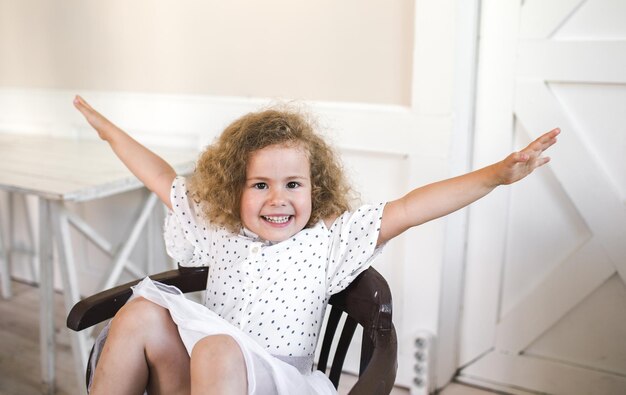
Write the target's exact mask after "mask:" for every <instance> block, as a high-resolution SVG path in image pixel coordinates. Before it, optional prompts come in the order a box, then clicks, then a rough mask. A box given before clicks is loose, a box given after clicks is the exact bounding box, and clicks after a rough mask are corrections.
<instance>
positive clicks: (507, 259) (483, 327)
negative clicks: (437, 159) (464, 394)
mask: <svg viewBox="0 0 626 395" xmlns="http://www.w3.org/2000/svg"><path fill="white" fill-rule="evenodd" d="M482 12H483V19H482V21H483V22H482V23H484V24H485V25H486V26H485V27H484V28H483V29H482V31H483V32H484V34H485V36H484V37H481V46H482V48H481V55H484V56H482V59H483V64H482V65H481V66H480V67H479V79H480V78H482V82H480V81H479V84H478V86H479V90H478V101H477V103H478V107H477V136H476V141H475V160H476V163H478V164H480V163H481V162H483V161H487V159H488V158H490V157H491V156H492V155H494V152H495V151H496V150H502V149H504V148H506V143H504V142H501V141H502V139H503V136H508V138H509V142H510V143H509V144H510V146H509V148H510V147H512V148H513V149H519V148H521V147H523V146H525V145H526V144H528V142H529V141H532V140H533V139H535V138H536V137H538V136H539V135H540V134H541V133H543V132H544V131H547V130H549V129H551V128H553V127H555V126H559V127H561V129H562V130H563V133H562V135H561V136H560V138H559V143H558V145H557V146H555V147H554V148H553V149H552V150H551V152H550V156H551V157H552V158H553V161H552V162H551V163H550V164H549V165H548V166H547V167H545V168H542V169H540V170H538V171H537V172H536V173H535V174H534V175H533V176H532V177H530V178H529V179H526V180H524V181H522V182H520V183H519V184H516V185H514V186H512V187H510V188H507V189H506V191H503V192H500V195H496V196H495V197H490V200H488V201H487V202H485V203H484V204H482V205H477V206H475V207H474V208H472V209H471V211H470V222H469V236H468V237H469V240H468V262H467V268H468V271H467V280H466V291H465V295H466V299H465V305H466V309H465V311H466V314H465V316H464V317H463V324H462V325H463V326H462V330H461V365H462V366H461V368H462V369H461V372H460V379H461V380H464V381H468V382H473V383H479V384H481V385H487V386H490V385H491V386H494V388H495V387H497V388H499V389H502V388H503V387H504V388H523V389H527V390H532V391H539V392H544V393H551V394H552V393H553V394H586V393H598V394H613V393H615V394H618V393H619V394H621V393H626V314H625V312H626V308H625V306H626V285H625V284H626V242H625V241H626V204H625V203H626V192H625V191H626V133H625V132H624V126H623V125H624V124H626V123H625V122H626V111H624V103H625V102H626V86H625V85H624V84H626V26H624V24H623V15H626V3H625V2H623V1H619V0H588V1H580V0H558V1H556V0H554V1H550V2H543V1H539V0H526V1H524V2H520V1H508V2H506V4H503V3H502V2H500V3H498V2H494V1H486V2H484V3H483V11H482ZM614 15H622V23H621V24H620V23H618V22H617V19H616V17H615V16H614ZM498 17H500V18H502V19H504V20H509V21H515V20H517V21H519V26H509V27H508V28H506V29H500V30H497V29H493V28H489V26H494V25H496V24H498V23H500V24H501V23H502V22H494V21H492V19H493V18H498ZM494 34H500V36H499V37H494ZM506 45H508V46H513V48H514V49H510V47H509V48H508V51H509V52H506V51H505V50H503V48H505V46H506ZM497 54H501V55H504V56H506V55H511V54H512V57H513V60H509V63H506V61H500V60H496V59H497ZM496 64H497V65H499V66H500V67H511V70H501V71H499V72H498V73H495V74H494V73H488V72H486V71H485V70H490V69H492V68H493V67H495V66H494V65H496ZM480 69H483V72H482V73H481V70H480ZM481 87H482V90H481ZM498 96H500V97H501V98H502V97H504V98H507V97H508V98H510V100H502V99H501V100H500V102H499V103H498V106H500V108H501V107H502V106H503V103H504V105H508V106H509V108H508V109H505V111H506V112H507V114H508V115H509V119H510V121H509V122H508V124H507V122H506V121H505V120H503V119H502V118H501V117H502V115H501V114H492V113H493V112H494V111H493V110H494V107H493V105H492V104H493V103H495V101H496V100H497V99H496V98H497V97H498ZM485 126H487V127H488V128H487V131H484V132H480V128H481V127H485ZM498 127H499V128H500V129H499V130H498ZM494 140H495V141H500V142H501V143H499V144H494V143H493V141H494ZM505 152H506V151H505ZM487 204H493V205H494V206H493V207H492V210H496V209H500V208H503V213H500V214H497V213H495V214H494V213H489V212H488V209H487ZM484 234H487V235H497V237H488V236H485V235H484ZM501 235H504V236H501ZM490 250H491V252H486V251H490ZM494 251H495V253H494ZM485 280H487V281H489V283H488V285H486V284H485V283H486V281H485ZM485 289H487V290H489V292H485ZM494 300H495V301H494ZM494 306H495V307H494ZM481 307H482V308H483V311H481Z"/></svg>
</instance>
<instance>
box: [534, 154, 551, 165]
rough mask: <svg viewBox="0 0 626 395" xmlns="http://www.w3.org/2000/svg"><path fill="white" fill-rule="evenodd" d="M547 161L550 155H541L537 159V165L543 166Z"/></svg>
mask: <svg viewBox="0 0 626 395" xmlns="http://www.w3.org/2000/svg"><path fill="white" fill-rule="evenodd" d="M548 162H550V157H549V156H542V157H541V158H539V159H537V167H540V166H543V165H545V164H546V163H548Z"/></svg>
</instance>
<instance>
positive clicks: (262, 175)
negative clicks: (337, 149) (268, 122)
mask: <svg viewBox="0 0 626 395" xmlns="http://www.w3.org/2000/svg"><path fill="white" fill-rule="evenodd" d="M310 173H311V166H310V163H309V158H308V155H307V154H306V152H305V151H304V150H303V149H302V148H300V147H297V146H296V147H293V146H286V145H270V146H268V147H265V148H263V149H260V150H257V151H254V152H252V153H251V154H250V158H248V163H247V167H246V184H245V185H244V188H243V193H242V195H241V213H240V214H241V222H242V223H243V225H244V226H245V227H246V228H248V229H249V230H251V231H252V232H254V233H255V234H256V235H258V236H259V237H261V238H262V239H264V240H267V241H275V242H276V241H283V240H286V239H288V238H290V237H291V236H293V235H295V234H296V233H298V232H299V231H301V230H302V229H304V227H305V226H306V224H307V223H308V222H309V218H310V217H311V175H310Z"/></svg>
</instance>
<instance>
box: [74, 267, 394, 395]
mask: <svg viewBox="0 0 626 395" xmlns="http://www.w3.org/2000/svg"><path fill="white" fill-rule="evenodd" d="M207 274H208V269H207V268H206V267H199V268H185V267H179V269H177V270H170V271H167V272H163V273H159V274H156V275H154V276H150V278H152V279H153V280H156V281H160V282H162V283H165V284H170V285H174V286H176V287H178V288H179V289H180V290H181V291H182V292H184V293H187V292H194V291H202V290H204V289H205V288H206V282H207ZM137 283H138V281H133V282H130V283H127V284H124V285H120V286H118V287H115V288H111V289H109V290H106V291H102V292H100V293H98V294H96V295H93V296H90V297H88V298H86V299H83V300H81V301H80V302H78V303H77V304H76V305H74V307H73V308H72V310H71V311H70V313H69V315H68V317H67V327H68V328H70V329H72V330H74V331H81V330H83V329H86V328H89V327H91V326H93V325H96V324H98V323H100V322H102V321H105V320H107V319H110V318H112V317H113V316H114V315H115V313H117V311H118V310H119V309H120V308H121V307H122V306H123V305H124V303H126V301H127V300H128V298H129V297H130V296H131V294H132V291H131V289H130V287H131V286H132V285H135V284H137ZM329 304H330V305H331V306H332V308H331V312H330V315H329V318H328V321H327V324H326V331H325V333H324V337H323V339H322V348H321V353H320V358H319V361H318V362H317V369H318V370H320V371H322V372H325V373H326V371H327V364H328V358H329V355H330V354H331V346H332V343H333V337H334V335H335V332H336V329H337V326H338V324H339V322H340V318H341V316H342V314H343V313H346V314H347V317H346V320H345V322H344V326H343V329H342V331H341V334H340V335H339V341H338V343H337V348H336V350H335V353H334V357H333V361H332V365H331V367H330V371H329V372H328V376H329V378H330V380H331V381H332V383H333V384H334V385H335V388H337V386H338V384H339V378H340V376H341V370H342V367H343V363H344V359H345V356H346V353H347V351H348V347H349V345H350V341H351V340H352V336H353V334H354V331H355V329H356V327H357V325H361V326H362V327H363V340H362V345H361V358H360V371H359V378H358V380H357V382H356V383H355V384H354V386H353V387H352V389H351V390H350V392H349V394H351V395H375V394H389V393H390V392H391V389H392V387H393V383H394V381H395V378H396V369H397V340H396V331H395V328H394V326H393V323H392V321H391V312H392V304H391V292H390V290H389V286H388V284H387V282H386V281H385V279H384V278H383V277H382V276H381V275H380V274H379V273H378V272H377V271H376V270H375V269H374V268H369V269H367V270H365V271H364V272H363V273H361V274H360V275H359V276H358V277H357V278H356V279H355V280H354V281H353V282H352V284H350V286H349V287H348V288H346V289H345V290H343V291H342V292H340V293H338V294H336V295H333V296H332V297H331V298H330V301H329ZM89 377H90V374H89V372H87V381H89ZM87 384H89V383H87Z"/></svg>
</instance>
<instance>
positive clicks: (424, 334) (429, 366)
mask: <svg viewBox="0 0 626 395" xmlns="http://www.w3.org/2000/svg"><path fill="white" fill-rule="evenodd" d="M434 356H435V336H434V335H433V334H432V333H431V332H430V331H426V330H423V331H419V332H417V333H416V334H415V337H414V340H413V379H412V380H411V387H410V391H411V395H428V394H431V393H432V392H433V391H434V374H433V373H434Z"/></svg>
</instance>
